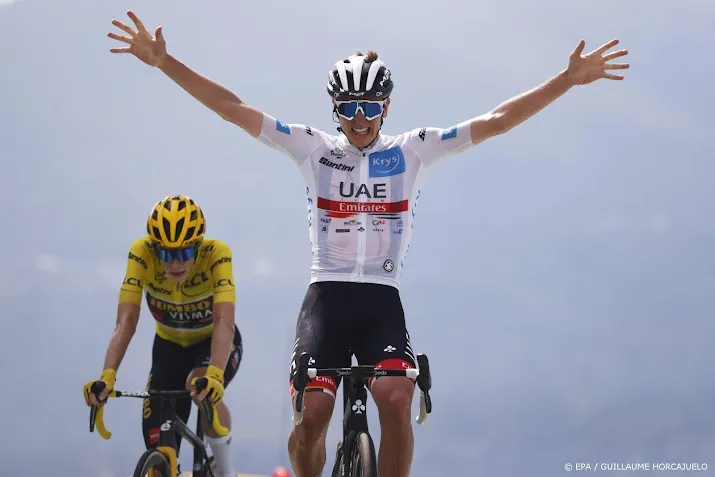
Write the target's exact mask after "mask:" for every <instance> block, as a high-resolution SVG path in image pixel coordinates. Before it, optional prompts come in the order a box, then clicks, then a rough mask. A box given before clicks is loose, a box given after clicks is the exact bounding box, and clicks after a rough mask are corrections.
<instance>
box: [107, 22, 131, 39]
mask: <svg viewBox="0 0 715 477" xmlns="http://www.w3.org/2000/svg"><path fill="white" fill-rule="evenodd" d="M112 25H114V26H115V27H117V28H119V29H120V30H122V31H123V32H125V33H127V34H128V35H129V36H131V37H132V38H135V37H136V36H137V32H135V31H134V30H132V29H131V28H129V27H128V26H127V25H125V24H124V23H122V22H120V21H119V20H112Z"/></svg>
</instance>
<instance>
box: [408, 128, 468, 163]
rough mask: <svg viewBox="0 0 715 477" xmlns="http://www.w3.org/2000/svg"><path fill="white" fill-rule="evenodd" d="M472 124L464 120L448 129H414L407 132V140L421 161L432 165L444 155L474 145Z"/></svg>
mask: <svg viewBox="0 0 715 477" xmlns="http://www.w3.org/2000/svg"><path fill="white" fill-rule="evenodd" d="M470 125H471V121H463V122H461V123H459V124H456V125H454V126H452V127H449V128H447V129H441V128H434V127H426V128H421V129H414V130H412V131H410V132H409V133H407V142H408V144H409V147H410V149H412V150H413V151H414V153H415V154H416V155H417V157H418V158H419V159H420V161H422V163H423V164H424V165H425V166H427V167H430V166H432V165H434V164H436V163H437V162H438V161H439V160H440V159H442V158H443V157H446V156H449V155H452V154H456V153H458V152H462V151H464V150H466V149H468V148H469V147H471V146H473V144H472V132H471V128H470Z"/></svg>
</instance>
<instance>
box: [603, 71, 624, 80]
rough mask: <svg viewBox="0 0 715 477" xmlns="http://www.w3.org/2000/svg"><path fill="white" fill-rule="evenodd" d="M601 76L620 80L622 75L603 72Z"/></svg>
mask: <svg viewBox="0 0 715 477" xmlns="http://www.w3.org/2000/svg"><path fill="white" fill-rule="evenodd" d="M603 77H604V78H606V79H611V80H616V81H620V80H622V79H623V76H621V75H613V74H611V73H604V75H603Z"/></svg>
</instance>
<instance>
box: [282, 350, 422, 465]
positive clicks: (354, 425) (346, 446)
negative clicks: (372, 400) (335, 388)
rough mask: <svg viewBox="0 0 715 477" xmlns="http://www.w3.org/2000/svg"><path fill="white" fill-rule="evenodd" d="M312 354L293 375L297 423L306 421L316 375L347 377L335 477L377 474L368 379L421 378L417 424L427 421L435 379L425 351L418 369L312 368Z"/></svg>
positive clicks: (300, 361)
mask: <svg viewBox="0 0 715 477" xmlns="http://www.w3.org/2000/svg"><path fill="white" fill-rule="evenodd" d="M310 359H311V357H310V355H308V354H307V353H302V354H301V355H300V357H298V364H297V369H296V372H295V375H294V376H293V387H294V388H295V391H296V394H295V397H294V408H293V413H294V414H293V422H294V424H295V425H298V424H300V423H301V421H302V420H303V394H304V392H305V388H306V387H307V386H308V382H309V381H310V379H312V378H315V377H316V376H330V377H338V376H340V377H343V378H344V380H345V383H343V405H344V413H343V437H342V439H341V440H340V442H338V448H337V451H336V453H335V465H334V466H333V472H332V474H331V475H332V477H377V456H376V454H375V444H374V442H373V440H372V437H371V436H370V432H369V431H368V423H367V382H368V380H369V379H370V378H373V377H378V376H406V377H408V378H410V379H416V380H417V386H418V387H419V389H420V412H419V415H418V416H417V423H418V424H423V423H424V422H426V420H427V415H428V414H429V413H431V412H432V400H431V399H430V395H429V391H430V389H431V387H432V378H431V376H430V372H429V361H428V360H427V356H426V355H424V354H418V355H417V366H418V369H375V367H374V366H370V365H356V366H351V367H349V368H324V369H319V368H310V367H309V363H310Z"/></svg>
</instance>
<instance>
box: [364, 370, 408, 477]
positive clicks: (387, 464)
mask: <svg viewBox="0 0 715 477" xmlns="http://www.w3.org/2000/svg"><path fill="white" fill-rule="evenodd" d="M414 391H415V387H414V384H413V382H412V381H411V380H410V379H408V378H403V377H395V376H383V377H380V378H379V379H376V380H375V381H374V382H373V383H372V386H371V389H370V392H371V394H372V397H373V399H374V401H375V404H376V405H377V410H378V414H379V415H380V429H381V430H380V434H381V436H380V450H379V452H378V458H377V473H378V474H379V475H380V477H408V476H409V475H410V467H411V466H412V453H413V450H414V437H413V435H412V422H411V421H410V410H411V404H412V396H413V395H414Z"/></svg>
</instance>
